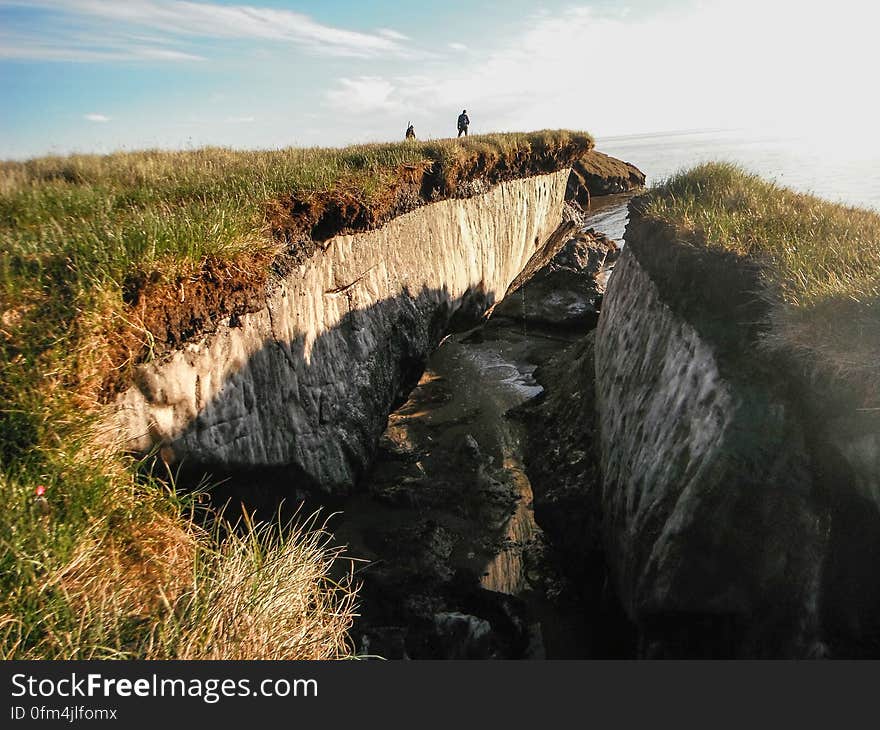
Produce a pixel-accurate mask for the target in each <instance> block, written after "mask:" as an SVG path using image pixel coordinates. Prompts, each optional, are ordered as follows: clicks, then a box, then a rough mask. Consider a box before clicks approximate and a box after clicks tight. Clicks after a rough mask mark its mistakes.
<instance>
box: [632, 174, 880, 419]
mask: <svg viewBox="0 0 880 730" xmlns="http://www.w3.org/2000/svg"><path fill="white" fill-rule="evenodd" d="M641 204H642V209H643V215H644V216H646V217H647V218H649V219H655V220H657V221H665V222H668V223H671V224H672V225H674V226H675V227H676V229H677V232H678V236H679V238H680V240H682V241H685V242H686V243H688V244H691V245H694V246H698V247H709V248H720V249H722V250H725V251H730V252H733V253H735V254H737V255H740V256H743V257H745V258H747V259H748V260H749V261H750V262H752V263H756V264H757V265H758V266H759V268H760V271H761V277H762V282H763V285H764V288H763V291H761V292H759V294H760V295H761V296H763V297H765V298H766V299H767V301H768V303H769V308H770V316H769V326H768V327H767V329H766V330H765V332H764V335H763V342H764V344H765V345H766V346H767V347H768V348H770V349H771V350H780V351H786V352H789V353H795V354H796V356H797V357H798V359H799V360H800V361H801V363H802V364H803V365H805V366H806V368H807V369H808V370H812V369H814V368H816V367H818V368H820V369H821V370H823V371H824V372H826V373H831V374H832V376H833V377H839V378H843V379H844V380H846V381H848V382H849V383H850V384H851V385H852V386H854V387H855V389H856V390H857V391H858V392H859V393H860V395H861V397H862V405H863V406H865V407H867V408H876V407H878V406H880V402H878V400H877V394H878V393H880V383H878V380H877V362H878V361H880V215H878V214H877V213H876V212H873V211H870V210H863V209H859V208H854V207H850V206H846V205H841V204H836V203H831V202H828V201H826V200H823V199H821V198H818V197H815V196H812V195H805V194H800V193H796V192H793V191H791V190H788V189H786V188H783V187H780V186H779V185H777V184H774V183H772V182H768V181H766V180H763V179H762V178H760V177H758V176H756V175H752V174H749V173H747V172H746V171H744V170H743V169H741V168H739V167H737V166H736V165H732V164H727V163H708V164H704V165H700V166H698V167H695V168H693V169H691V170H689V171H685V172H682V173H679V174H677V175H674V176H673V177H671V178H670V179H668V180H666V181H665V182H663V183H661V184H659V185H657V186H655V187H654V188H653V189H652V190H651V191H649V193H648V194H647V195H646V196H645V198H643V200H642V201H641Z"/></svg>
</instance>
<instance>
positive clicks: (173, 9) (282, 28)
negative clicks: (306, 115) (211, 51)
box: [0, 0, 407, 60]
mask: <svg viewBox="0 0 880 730" xmlns="http://www.w3.org/2000/svg"><path fill="white" fill-rule="evenodd" d="M0 6H23V7H24V6H26V7H29V8H35V7H36V8H41V9H43V10H45V11H51V12H53V13H56V14H58V15H61V16H64V17H67V18H70V17H74V18H77V19H78V20H91V21H93V22H94V23H95V24H97V25H99V26H100V27H101V28H102V29H103V30H105V31H106V32H107V33H108V34H110V35H111V36H113V35H119V34H120V33H121V32H123V31H129V32H130V31H132V29H136V30H139V31H141V32H142V31H145V30H149V31H151V32H153V33H155V32H160V33H164V34H166V35H168V36H172V37H177V38H191V39H198V38H203V39H210V38H213V39H229V40H233V39H239V40H242V39H244V40H263V41H273V42H278V43H289V44H292V45H295V46H298V47H302V48H305V49H307V50H310V51H314V52H317V53H321V54H328V55H334V56H348V57H362V58H367V57H375V56H400V55H406V53H407V51H406V48H405V46H404V44H403V41H405V40H406V36H404V35H403V34H402V33H398V32H397V31H394V30H392V29H383V30H381V31H377V32H375V33H362V32H359V31H352V30H347V29H344V28H337V27H334V26H330V25H325V24H323V23H319V22H318V21H316V20H313V19H312V18H311V17H309V16H308V15H304V14H302V13H297V12H294V11H291V10H283V9H276V8H261V7H254V6H250V5H221V4H218V3H211V2H190V1H188V0H126V1H125V2H106V1H105V0H27V1H26V2H25V0H0ZM60 30H61V31H63V27H62V28H61V29H60ZM60 36H61V37H62V38H63V37H64V33H63V32H60ZM110 40H112V37H111V39H110ZM18 46H19V48H21V47H22V44H18ZM36 50H37V51H39V50H40V49H36ZM43 50H44V51H45V50H46V49H45V44H44V48H43ZM92 50H93V52H94V51H98V52H100V51H101V50H103V49H92ZM37 57H44V56H37ZM49 57H51V56H49ZM136 57H139V58H153V59H156V60H186V59H188V60H192V59H193V58H195V57H196V56H194V55H193V54H184V55H180V54H177V55H165V56H163V55H161V54H159V53H158V52H157V51H156V50H155V49H153V55H152V56H148V55H147V54H146V53H145V51H144V50H141V52H140V54H138V55H137V56H136Z"/></svg>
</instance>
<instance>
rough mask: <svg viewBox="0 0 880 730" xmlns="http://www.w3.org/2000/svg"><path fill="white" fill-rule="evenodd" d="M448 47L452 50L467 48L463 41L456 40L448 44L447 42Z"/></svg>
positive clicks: (464, 49)
mask: <svg viewBox="0 0 880 730" xmlns="http://www.w3.org/2000/svg"><path fill="white" fill-rule="evenodd" d="M449 47H450V48H451V49H452V50H453V51H466V50H467V46H466V45H465V44H464V43H457V42H456V43H450V44H449Z"/></svg>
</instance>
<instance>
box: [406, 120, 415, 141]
mask: <svg viewBox="0 0 880 730" xmlns="http://www.w3.org/2000/svg"><path fill="white" fill-rule="evenodd" d="M406 138H407V139H415V138H416V128H415V127H414V126H413V123H412V122H410V123H409V126H408V127H407V128H406Z"/></svg>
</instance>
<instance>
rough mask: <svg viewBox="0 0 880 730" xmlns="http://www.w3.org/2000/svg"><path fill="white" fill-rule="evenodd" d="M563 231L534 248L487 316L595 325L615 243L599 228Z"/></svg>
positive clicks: (554, 324)
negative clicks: (523, 267) (504, 294)
mask: <svg viewBox="0 0 880 730" xmlns="http://www.w3.org/2000/svg"><path fill="white" fill-rule="evenodd" d="M560 230H561V231H563V238H567V240H566V241H565V242H564V243H562V242H561V240H560V238H559V237H557V236H554V237H551V239H550V241H548V243H547V245H546V246H545V247H544V248H543V249H541V250H540V251H538V252H537V253H536V254H535V255H534V256H533V257H532V259H531V260H530V261H529V263H528V264H527V266H526V268H525V269H524V270H523V273H522V274H520V275H519V276H518V277H517V278H516V279H515V280H514V282H513V283H512V284H511V286H510V288H509V289H508V291H507V294H506V296H505V297H504V299H503V300H502V301H501V302H500V303H499V304H497V305H496V306H495V308H494V309H493V311H492V318H493V319H495V320H496V321H497V320H498V319H500V318H505V319H511V320H517V321H521V322H526V323H531V324H537V325H545V326H550V327H561V328H578V329H581V330H582V331H583V330H586V329H590V328H592V327H594V326H595V324H596V320H597V318H598V316H599V303H600V301H601V296H602V292H603V291H604V288H605V280H606V278H607V272H608V270H609V269H610V268H611V266H612V265H613V263H614V261H615V260H616V259H617V256H618V249H617V246H616V245H615V244H614V242H613V241H611V240H609V239H608V238H606V237H605V236H603V235H602V234H600V233H596V232H594V231H587V232H576V231H575V230H574V226H573V225H571V226H570V228H568V229H566V228H565V227H563V228H562V229H560Z"/></svg>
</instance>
